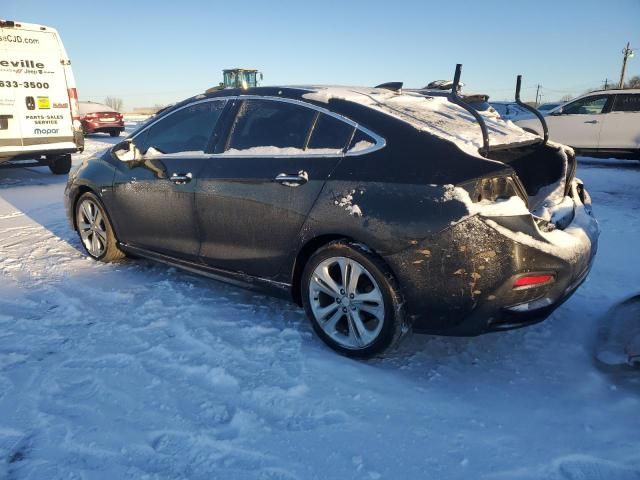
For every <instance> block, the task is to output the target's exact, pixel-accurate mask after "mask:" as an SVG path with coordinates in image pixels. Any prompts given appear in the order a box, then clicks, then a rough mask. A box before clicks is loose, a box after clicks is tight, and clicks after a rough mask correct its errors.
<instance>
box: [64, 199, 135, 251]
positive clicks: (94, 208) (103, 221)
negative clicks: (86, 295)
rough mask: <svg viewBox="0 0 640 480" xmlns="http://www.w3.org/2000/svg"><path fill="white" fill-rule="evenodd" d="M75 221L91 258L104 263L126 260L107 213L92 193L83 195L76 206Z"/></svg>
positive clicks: (83, 244)
mask: <svg viewBox="0 0 640 480" xmlns="http://www.w3.org/2000/svg"><path fill="white" fill-rule="evenodd" d="M75 221H76V229H77V230H78V234H79V235H80V240H81V241H82V246H83V247H84V249H85V251H86V252H87V253H88V254H89V256H90V257H91V258H93V259H94V260H100V261H102V262H113V261H116V260H120V259H122V258H124V256H125V255H124V253H123V252H122V251H121V250H120V249H119V248H118V243H117V240H116V237H115V235H114V233H113V228H112V227H111V223H110V222H109V218H108V217H107V214H106V211H105V209H104V207H103V206H102V203H101V202H100V200H99V199H98V197H97V196H96V195H94V194H93V193H91V192H87V193H84V194H82V196H81V197H80V198H79V199H78V202H77V204H76V216H75Z"/></svg>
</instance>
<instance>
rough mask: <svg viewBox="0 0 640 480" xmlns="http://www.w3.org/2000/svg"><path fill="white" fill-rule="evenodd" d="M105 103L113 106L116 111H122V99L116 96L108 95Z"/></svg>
mask: <svg viewBox="0 0 640 480" xmlns="http://www.w3.org/2000/svg"><path fill="white" fill-rule="evenodd" d="M104 103H105V105H108V106H109V107H111V108H113V109H114V110H115V111H116V112H121V111H122V99H121V98H116V97H107V98H105V99H104Z"/></svg>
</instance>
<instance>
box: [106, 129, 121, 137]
mask: <svg viewBox="0 0 640 480" xmlns="http://www.w3.org/2000/svg"><path fill="white" fill-rule="evenodd" d="M120 133H121V132H120V130H111V131H110V132H109V135H111V136H112V137H119V136H120Z"/></svg>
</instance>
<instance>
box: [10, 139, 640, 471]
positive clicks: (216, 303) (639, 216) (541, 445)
mask: <svg viewBox="0 0 640 480" xmlns="http://www.w3.org/2000/svg"><path fill="white" fill-rule="evenodd" d="M113 141H114V140H113V139H111V138H109V137H106V136H105V137H103V136H100V135H95V136H93V137H91V138H89V139H88V141H87V152H86V153H85V154H83V155H78V156H76V158H75V159H74V163H77V162H79V161H80V160H81V158H82V157H84V156H86V155H88V154H90V153H91V152H93V151H96V150H98V149H100V148H103V147H105V146H108V143H112V142H113ZM578 173H579V176H580V177H581V178H582V179H583V180H584V181H585V183H586V185H587V188H588V189H589V191H590V193H591V195H592V196H593V202H594V208H595V212H596V215H597V216H598V217H599V219H600V222H601V227H602V235H601V237H600V238H601V241H600V249H599V253H598V257H597V260H596V263H595V266H594V269H593V271H592V272H591V275H590V277H589V279H588V280H587V282H586V283H585V284H584V285H583V286H582V287H581V288H580V289H579V291H578V292H577V293H576V294H575V295H574V296H573V297H572V298H571V299H570V300H569V301H568V302H567V303H566V304H565V305H563V306H562V307H561V308H560V309H559V310H557V311H556V313H554V314H553V316H552V317H551V318H550V319H548V320H547V321H546V322H544V323H542V324H540V325H537V326H534V327H530V328H527V329H523V330H518V331H513V332H508V333H500V334H491V335H485V336H482V337H477V338H438V337H427V336H414V337H412V338H411V339H410V340H409V341H408V342H405V343H404V344H403V345H402V347H401V348H400V350H399V351H396V352H394V353H393V354H392V355H391V356H390V357H388V358H386V359H384V360H375V361H369V362H358V361H352V360H348V359H346V358H343V357H340V356H338V355H336V354H334V353H333V352H331V351H329V350H328V349H327V348H325V347H324V346H323V345H322V344H321V343H320V341H319V340H317V339H315V338H314V337H313V335H312V333H311V330H310V328H309V326H308V324H307V321H306V319H305V317H304V315H303V312H302V311H301V310H299V309H298V308H297V307H295V306H293V305H291V304H288V303H286V302H284V301H280V300H275V299H272V298H269V297H266V296H263V295H259V294H256V293H251V292H248V291H244V290H241V289H237V288H233V287H230V286H225V285H222V284H218V283H215V282H213V281H209V280H206V279H204V278H201V277H197V276H194V275H191V274H188V273H184V272H181V271H176V270H174V269H171V268H167V267H165V266H161V265H156V264H152V263H149V262H146V261H140V260H138V261H128V262H126V263H122V264H115V265H114V264H112V265H105V264H100V263H96V262H93V261H91V260H88V259H87V258H85V256H84V255H83V253H82V252H81V251H80V248H81V247H80V242H79V240H78V238H77V236H76V234H75V233H74V232H73V231H72V230H71V229H70V227H69V226H68V224H67V221H66V218H65V214H64V210H63V204H62V193H63V188H64V182H65V180H66V179H65V178H64V177H56V176H52V175H51V174H50V173H49V171H48V169H47V168H27V169H16V170H0V478H3V479H4V478H7V479H47V480H49V479H51V480H53V479H62V478H65V479H85V478H86V479H109V480H112V479H124V478H132V479H145V478H147V479H156V478H157V479H165V478H166V479H178V478H189V479H207V480H210V479H225V480H231V479H241V480H247V479H265V480H266V479H272V480H273V479H281V480H285V479H287V480H288V479H334V478H335V479H343V480H344V479H373V480H375V479H403V480H404V479H531V480H534V479H535V480H541V479H549V480H551V479H554V480H555V479H567V480H568V479H571V480H577V479H581V480H596V479H597V480H601V479H606V480H617V479H620V480H631V479H633V480H638V479H640V392H639V391H637V390H634V389H632V388H628V387H627V386H626V384H622V383H618V382H617V381H616V379H615V378H612V377H608V376H606V375H605V374H603V373H601V372H600V371H599V370H597V368H596V367H595V366H594V363H593V360H592V348H593V345H592V341H593V337H594V332H595V329H596V326H597V324H598V322H599V321H600V318H601V317H602V316H603V315H604V314H605V312H606V311H607V309H608V308H609V307H611V306H612V305H613V304H614V303H616V302H618V301H620V300H622V299H624V298H627V297H629V296H631V295H632V294H636V293H638V291H639V290H640V274H639V273H638V271H639V270H640V254H639V250H638V249H639V245H640V193H638V188H639V186H640V165H639V164H638V163H631V162H618V163H612V162H608V163H607V162H605V163H601V162H597V161H584V162H583V163H582V164H581V165H580V167H579V172H578Z"/></svg>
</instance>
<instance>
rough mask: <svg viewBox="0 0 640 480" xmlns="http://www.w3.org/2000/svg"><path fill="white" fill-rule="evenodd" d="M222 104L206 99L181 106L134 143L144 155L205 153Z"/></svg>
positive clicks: (222, 106)
mask: <svg viewBox="0 0 640 480" xmlns="http://www.w3.org/2000/svg"><path fill="white" fill-rule="evenodd" d="M224 104H225V102H224V101H209V102H203V103H196V104H193V105H190V106H187V107H185V108H182V109H181V110H178V111H176V112H174V113H172V114H169V115H168V116H167V117H165V118H162V119H160V120H159V121H158V122H157V123H155V124H153V125H152V126H151V127H149V128H148V129H147V131H146V132H143V134H141V135H139V136H137V137H136V138H135V139H134V143H135V144H136V146H137V147H138V149H139V150H140V152H141V153H142V154H143V155H147V156H157V155H159V154H201V153H205V152H206V151H207V148H208V146H209V142H210V140H211V134H212V132H213V129H214V127H215V125H216V122H217V121H218V119H219V118H220V114H221V113H222V110H223V109H224Z"/></svg>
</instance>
